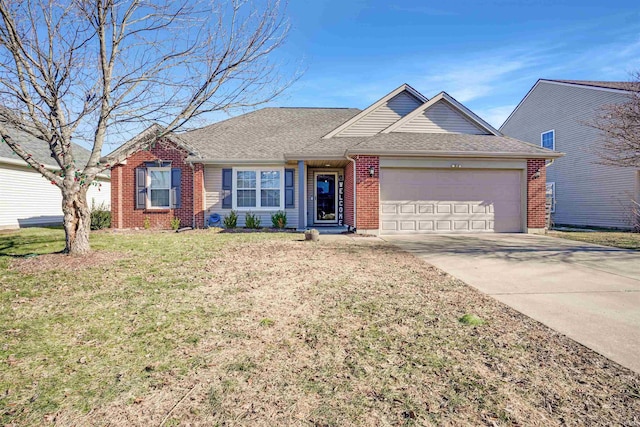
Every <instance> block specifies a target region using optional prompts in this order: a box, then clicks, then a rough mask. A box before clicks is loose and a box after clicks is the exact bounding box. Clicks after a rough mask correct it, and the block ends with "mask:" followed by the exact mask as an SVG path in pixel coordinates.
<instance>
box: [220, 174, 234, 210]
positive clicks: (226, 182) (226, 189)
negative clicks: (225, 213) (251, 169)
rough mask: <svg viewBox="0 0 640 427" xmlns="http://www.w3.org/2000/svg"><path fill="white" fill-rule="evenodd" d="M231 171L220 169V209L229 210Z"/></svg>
mask: <svg viewBox="0 0 640 427" xmlns="http://www.w3.org/2000/svg"><path fill="white" fill-rule="evenodd" d="M232 181H233V169H222V207H223V208H229V209H231V207H232V205H231V191H232Z"/></svg>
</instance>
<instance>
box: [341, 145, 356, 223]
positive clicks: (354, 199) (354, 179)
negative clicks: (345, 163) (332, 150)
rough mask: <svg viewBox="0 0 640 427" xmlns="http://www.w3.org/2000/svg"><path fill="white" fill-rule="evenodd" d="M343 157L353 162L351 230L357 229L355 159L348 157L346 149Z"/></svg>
mask: <svg viewBox="0 0 640 427" xmlns="http://www.w3.org/2000/svg"><path fill="white" fill-rule="evenodd" d="M344 157H345V158H346V159H347V160H349V161H350V162H351V163H353V231H357V225H358V222H357V221H356V212H357V209H356V199H357V197H356V177H357V173H356V172H357V171H356V161H355V159H352V158H351V157H349V155H348V154H347V151H345V152H344Z"/></svg>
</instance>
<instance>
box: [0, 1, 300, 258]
mask: <svg viewBox="0 0 640 427" xmlns="http://www.w3.org/2000/svg"><path fill="white" fill-rule="evenodd" d="M260 5H261V7H258V6H257V5H256V4H254V3H253V2H251V1H249V0H212V1H210V2H207V1H199V0H179V1H176V0H0V101H1V102H2V108H0V136H1V137H2V138H3V140H4V143H6V144H8V145H9V147H10V148H11V149H12V150H13V151H14V152H15V153H16V154H17V155H18V156H20V157H21V158H22V159H24V160H25V161H26V162H27V163H28V164H29V165H30V166H31V167H33V168H34V169H35V170H37V171H38V172H40V173H41V174H42V175H43V176H44V177H46V178H47V179H48V180H50V181H51V182H52V183H53V184H55V185H56V186H57V187H59V188H60V190H61V192H62V210H63V213H64V229H65V234H66V249H65V250H66V252H68V253H70V254H82V253H86V252H88V251H89V250H90V246H89V229H90V212H89V207H88V205H87V200H86V194H87V189H88V188H89V186H90V185H91V183H92V182H93V180H94V179H95V178H96V176H97V175H98V174H99V173H101V172H103V171H104V170H106V169H108V168H109V167H110V166H111V165H113V164H116V163H118V162H120V161H122V160H124V158H126V156H127V155H128V154H130V153H128V152H124V153H120V157H119V158H110V159H108V160H107V161H106V162H105V161H104V160H103V162H100V159H101V151H102V149H103V146H104V144H105V141H106V139H107V137H108V136H109V137H112V136H113V135H118V134H120V133H121V132H125V131H128V130H129V131H130V130H131V128H132V127H134V128H137V129H141V128H142V127H147V126H149V125H151V124H152V123H157V124H159V126H158V127H157V129H159V130H158V132H157V134H156V135H155V138H156V139H159V138H162V137H163V136H164V135H166V134H168V133H169V132H174V131H176V130H177V129H180V128H184V127H185V126H186V125H187V124H188V123H189V122H190V121H192V120H193V119H194V118H195V117H197V116H199V115H201V114H203V113H208V112H213V111H228V110H232V109H237V108H243V107H255V106H257V105H259V104H262V103H265V102H268V101H270V100H271V99H273V98H274V97H275V96H277V95H278V94H280V93H281V92H282V91H283V90H284V89H285V88H286V87H287V86H288V85H289V84H290V83H291V82H292V81H293V80H294V76H291V77H290V78H285V79H283V76H281V75H280V74H279V72H278V69H277V68H276V66H275V63H274V61H273V59H272V57H273V55H272V52H273V51H274V50H275V49H277V48H278V47H280V46H281V45H282V44H283V42H284V40H285V38H286V35H287V32H288V24H287V22H286V20H285V18H284V16H283V9H284V5H283V4H281V2H280V0H263V1H261V2H260ZM11 127H14V128H17V129H18V130H20V131H23V132H27V133H28V134H30V135H33V136H35V137H37V138H39V139H41V140H42V141H43V144H46V145H48V148H49V150H50V151H51V157H52V159H53V160H54V161H55V163H56V164H57V166H58V167H59V170H56V171H54V170H48V169H46V168H45V167H44V165H41V164H40V163H39V162H38V161H36V160H35V159H33V158H32V156H31V155H30V153H28V152H27V151H26V150H25V149H23V148H22V147H21V146H20V145H19V144H18V143H17V142H16V141H15V140H14V139H13V138H12V137H11V134H10V132H9V129H10V128H11ZM76 141H78V142H85V143H86V144H87V145H90V146H91V155H90V157H89V160H88V161H87V162H86V164H82V165H80V164H76V159H75V158H74V152H73V146H72V142H76Z"/></svg>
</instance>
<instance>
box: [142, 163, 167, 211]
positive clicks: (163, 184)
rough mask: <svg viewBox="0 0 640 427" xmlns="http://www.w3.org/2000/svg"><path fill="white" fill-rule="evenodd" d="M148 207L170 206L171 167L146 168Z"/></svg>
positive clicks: (160, 207) (164, 207) (162, 207)
mask: <svg viewBox="0 0 640 427" xmlns="http://www.w3.org/2000/svg"><path fill="white" fill-rule="evenodd" d="M148 173H149V178H148V179H149V207H150V208H156V209H168V208H170V207H171V168H148Z"/></svg>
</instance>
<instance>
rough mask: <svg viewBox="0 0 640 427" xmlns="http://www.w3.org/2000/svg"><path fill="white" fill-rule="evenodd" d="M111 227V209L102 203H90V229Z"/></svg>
mask: <svg viewBox="0 0 640 427" xmlns="http://www.w3.org/2000/svg"><path fill="white" fill-rule="evenodd" d="M109 227H111V211H110V210H109V209H108V208H107V207H106V206H105V204H104V203H102V204H100V205H99V206H96V205H95V202H94V203H92V205H91V229H92V230H102V229H103V228H109Z"/></svg>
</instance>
